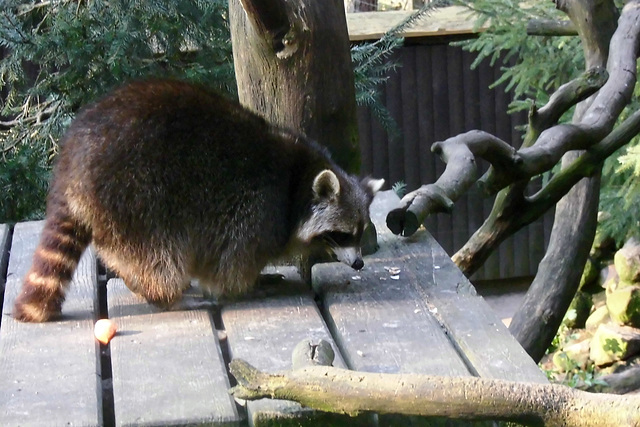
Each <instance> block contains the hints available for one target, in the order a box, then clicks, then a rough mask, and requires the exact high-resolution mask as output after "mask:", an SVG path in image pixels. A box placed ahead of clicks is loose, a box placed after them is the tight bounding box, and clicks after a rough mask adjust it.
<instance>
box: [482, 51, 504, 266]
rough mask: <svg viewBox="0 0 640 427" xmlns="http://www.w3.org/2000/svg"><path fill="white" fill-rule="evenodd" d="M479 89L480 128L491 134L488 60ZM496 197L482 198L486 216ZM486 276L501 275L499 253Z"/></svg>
mask: <svg viewBox="0 0 640 427" xmlns="http://www.w3.org/2000/svg"><path fill="white" fill-rule="evenodd" d="M478 77H479V89H480V93H481V95H480V129H482V130H484V131H486V132H489V133H491V134H495V133H496V114H495V108H494V106H495V103H496V95H495V92H494V91H492V90H489V85H491V83H493V82H494V78H493V69H492V68H491V66H490V65H489V62H488V61H483V62H482V63H481V64H480V65H479V66H478ZM493 201H494V197H490V198H484V199H483V200H482V210H483V215H484V218H486V217H488V216H489V214H490V213H491V208H492V207H493ZM484 274H485V277H487V276H488V277H500V259H499V254H498V253H497V252H496V253H493V254H492V255H491V256H490V257H489V258H488V259H487V261H486V262H485V263H484Z"/></svg>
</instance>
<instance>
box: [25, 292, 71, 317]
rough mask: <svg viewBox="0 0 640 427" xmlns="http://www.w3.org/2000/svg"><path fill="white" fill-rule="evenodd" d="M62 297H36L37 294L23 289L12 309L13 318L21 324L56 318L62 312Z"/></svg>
mask: <svg viewBox="0 0 640 427" xmlns="http://www.w3.org/2000/svg"><path fill="white" fill-rule="evenodd" d="M63 301H64V296H62V295H59V294H55V295H50V296H44V295H38V293H37V292H33V291H30V290H29V289H23V290H22V292H21V293H20V295H18V298H17V299H16V302H15V304H14V307H13V318H14V319H16V320H19V321H21V322H34V323H39V322H46V321H47V320H51V319H53V318H55V317H58V316H59V315H60V313H61V312H62V302H63Z"/></svg>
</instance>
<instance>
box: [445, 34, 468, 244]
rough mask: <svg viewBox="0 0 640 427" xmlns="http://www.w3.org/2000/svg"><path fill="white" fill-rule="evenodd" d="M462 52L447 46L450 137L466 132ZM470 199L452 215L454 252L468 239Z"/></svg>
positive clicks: (459, 202)
mask: <svg viewBox="0 0 640 427" xmlns="http://www.w3.org/2000/svg"><path fill="white" fill-rule="evenodd" d="M462 66H463V62H462V50H461V49H459V48H454V47H451V46H447V71H448V78H449V135H451V136H453V135H458V134H460V133H462V132H464V131H465V130H466V126H465V116H466V110H467V108H466V107H465V105H464V79H463V77H462V76H463V74H464V73H463V69H462ZM468 201H469V197H467V196H465V197H462V198H460V200H459V201H458V202H457V203H456V206H455V209H454V210H453V212H452V214H451V220H452V224H453V230H452V231H453V236H452V237H453V251H452V253H453V252H455V251H457V250H458V249H460V248H461V247H462V245H464V243H465V242H466V241H467V239H468V237H469V236H468V231H467V224H468V222H469V220H468V218H467V211H468Z"/></svg>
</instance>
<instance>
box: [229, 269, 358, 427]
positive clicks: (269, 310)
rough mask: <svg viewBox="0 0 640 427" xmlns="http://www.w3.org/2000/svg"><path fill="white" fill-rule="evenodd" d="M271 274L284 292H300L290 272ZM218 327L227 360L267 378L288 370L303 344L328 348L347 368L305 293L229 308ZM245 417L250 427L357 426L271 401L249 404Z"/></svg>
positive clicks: (298, 282) (342, 418) (337, 417)
mask: <svg viewBox="0 0 640 427" xmlns="http://www.w3.org/2000/svg"><path fill="white" fill-rule="evenodd" d="M274 271H275V273H276V274H283V275H284V276H285V279H284V280H283V282H282V283H281V284H279V285H278V286H281V287H282V288H284V289H292V288H293V289H296V288H297V289H301V286H303V285H302V284H301V279H300V277H299V275H298V274H297V272H294V269H292V268H288V267H278V268H277V269H276V270H274ZM222 321H223V323H224V326H225V329H226V332H227V341H228V343H229V352H230V355H231V357H232V358H241V359H244V360H246V361H247V362H249V363H251V364H252V365H253V366H255V367H257V368H258V369H262V370H265V371H268V372H274V371H279V370H285V369H291V355H292V351H293V349H294V347H295V346H296V345H297V344H298V343H299V342H300V341H302V340H304V339H312V340H319V339H324V340H326V341H328V342H330V343H331V344H332V346H333V349H334V351H335V353H336V360H335V362H334V366H338V367H345V363H344V361H343V359H342V357H341V355H340V353H339V351H338V349H337V347H336V345H335V342H334V341H333V339H332V338H331V334H330V333H329V331H328V329H327V326H326V324H325V323H324V321H323V320H322V317H321V315H320V312H319V310H318V307H317V306H316V304H315V301H314V297H313V294H312V293H311V292H310V291H309V290H308V289H307V290H305V291H303V290H300V291H294V292H293V294H290V295H275V296H273V295H271V296H266V297H262V298H259V299H249V300H243V301H238V302H234V303H230V304H228V305H226V306H225V307H223V309H222ZM247 413H248V418H249V424H250V425H252V426H272V425H279V426H283V425H291V426H297V425H331V424H332V423H335V422H340V421H342V422H345V420H346V421H348V422H349V423H350V424H352V423H354V422H356V423H358V422H360V421H358V420H351V419H349V418H348V417H346V416H342V415H337V414H327V413H323V412H318V411H312V410H310V409H306V408H302V407H301V406H300V405H299V404H297V403H293V402H288V401H283V400H271V399H263V400H258V401H252V402H247ZM303 421H304V423H305V424H303ZM307 423H308V424H307Z"/></svg>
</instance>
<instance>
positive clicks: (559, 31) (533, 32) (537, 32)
mask: <svg viewBox="0 0 640 427" xmlns="http://www.w3.org/2000/svg"><path fill="white" fill-rule="evenodd" d="M527 34H528V35H530V36H577V35H578V30H576V26H575V25H573V22H571V21H553V20H549V19H532V20H530V21H529V22H527Z"/></svg>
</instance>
